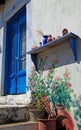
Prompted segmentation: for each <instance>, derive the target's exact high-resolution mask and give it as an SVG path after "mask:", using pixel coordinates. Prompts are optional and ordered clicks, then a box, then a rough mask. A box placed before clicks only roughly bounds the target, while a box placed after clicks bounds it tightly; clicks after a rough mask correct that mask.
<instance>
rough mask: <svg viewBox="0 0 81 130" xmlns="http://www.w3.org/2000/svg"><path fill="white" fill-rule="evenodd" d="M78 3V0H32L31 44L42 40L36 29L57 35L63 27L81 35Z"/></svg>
mask: <svg viewBox="0 0 81 130" xmlns="http://www.w3.org/2000/svg"><path fill="white" fill-rule="evenodd" d="M80 5H81V1H80V0H77V1H76V0H66V1H65V0H51V1H50V0H47V1H46V0H32V21H33V22H32V32H33V44H39V42H40V41H41V40H42V37H41V36H40V35H39V34H38V32H37V31H38V30H40V31H42V32H43V33H44V34H50V33H51V34H52V35H53V36H54V37H57V36H59V35H62V29H63V28H67V29H68V30H69V32H73V33H75V34H77V35H79V36H81V29H80V26H81V13H80V10H81V6H80Z"/></svg>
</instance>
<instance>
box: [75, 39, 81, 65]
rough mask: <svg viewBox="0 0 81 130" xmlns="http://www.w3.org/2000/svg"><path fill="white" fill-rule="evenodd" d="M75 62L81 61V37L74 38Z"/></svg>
mask: <svg viewBox="0 0 81 130" xmlns="http://www.w3.org/2000/svg"><path fill="white" fill-rule="evenodd" d="M76 51H77V63H80V61H81V38H78V39H77V40H76Z"/></svg>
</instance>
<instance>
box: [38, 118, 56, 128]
mask: <svg viewBox="0 0 81 130" xmlns="http://www.w3.org/2000/svg"><path fill="white" fill-rule="evenodd" d="M38 130H56V119H38Z"/></svg>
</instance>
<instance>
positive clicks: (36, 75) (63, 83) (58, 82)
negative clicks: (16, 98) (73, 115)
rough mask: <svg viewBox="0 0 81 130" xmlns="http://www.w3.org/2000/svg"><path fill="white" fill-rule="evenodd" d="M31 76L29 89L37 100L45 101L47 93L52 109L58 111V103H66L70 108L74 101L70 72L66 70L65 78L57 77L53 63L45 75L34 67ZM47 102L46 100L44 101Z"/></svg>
mask: <svg viewBox="0 0 81 130" xmlns="http://www.w3.org/2000/svg"><path fill="white" fill-rule="evenodd" d="M31 72H32V73H31V75H30V76H29V82H28V89H30V90H31V93H32V97H33V99H35V100H40V101H41V102H43V100H42V98H43V97H44V96H45V95H46V96H47V98H48V101H49V102H50V108H51V111H55V112H56V114H57V111H56V106H57V105H64V106H66V107H67V109H68V110H70V107H71V106H72V104H73V102H72V99H71V93H72V90H71V84H70V83H69V79H70V77H69V72H68V71H66V72H65V73H64V75H63V78H60V77H55V64H54V63H53V64H52V66H51V68H50V70H48V74H46V75H43V73H41V72H37V71H36V70H35V68H33V69H32V71H31ZM43 103H44V104H45V102H43Z"/></svg>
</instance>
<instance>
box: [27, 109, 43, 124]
mask: <svg viewBox="0 0 81 130" xmlns="http://www.w3.org/2000/svg"><path fill="white" fill-rule="evenodd" d="M44 113H45V111H43V110H29V116H30V121H34V122H37V118H43V117H44Z"/></svg>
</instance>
